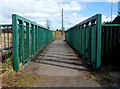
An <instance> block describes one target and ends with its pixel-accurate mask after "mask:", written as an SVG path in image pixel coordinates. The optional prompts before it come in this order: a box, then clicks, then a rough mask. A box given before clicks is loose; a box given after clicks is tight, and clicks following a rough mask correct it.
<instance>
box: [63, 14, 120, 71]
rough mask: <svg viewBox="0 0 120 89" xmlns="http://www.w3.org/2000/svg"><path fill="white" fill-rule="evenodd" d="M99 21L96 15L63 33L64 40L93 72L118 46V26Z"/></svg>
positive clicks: (119, 27) (119, 39) (99, 17)
mask: <svg viewBox="0 0 120 89" xmlns="http://www.w3.org/2000/svg"><path fill="white" fill-rule="evenodd" d="M101 20H102V18H101V14H97V15H95V16H93V17H91V18H89V19H87V20H85V21H83V22H81V23H79V24H77V25H75V26H73V27H71V28H70V29H68V30H67V31H66V32H65V40H66V41H67V42H68V43H69V44H70V45H71V46H73V47H74V48H75V49H76V50H77V51H78V52H79V53H80V54H81V56H82V57H83V58H85V59H86V60H87V62H88V64H90V65H91V66H92V68H93V69H95V70H100V67H101V60H102V59H104V57H105V56H108V55H110V53H112V51H114V50H115V49H117V48H119V46H120V25H119V24H102V22H101ZM114 54H115V53H114Z"/></svg>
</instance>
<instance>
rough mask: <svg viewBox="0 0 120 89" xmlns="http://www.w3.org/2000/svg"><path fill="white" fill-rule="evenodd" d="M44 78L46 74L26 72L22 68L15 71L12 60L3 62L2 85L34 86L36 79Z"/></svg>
mask: <svg viewBox="0 0 120 89" xmlns="http://www.w3.org/2000/svg"><path fill="white" fill-rule="evenodd" d="M21 66H22V65H21ZM44 78H45V76H41V75H35V74H28V73H25V72H23V71H22V70H21V68H20V72H15V71H14V70H13V63H12V62H11V60H6V62H4V63H2V87H32V86H34V83H35V82H36V81H40V80H42V79H44ZM38 83H39V82H38ZM35 84H37V82H36V83H35Z"/></svg>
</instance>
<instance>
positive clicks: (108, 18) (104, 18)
mask: <svg viewBox="0 0 120 89" xmlns="http://www.w3.org/2000/svg"><path fill="white" fill-rule="evenodd" d="M116 16H117V15H113V16H112V20H114V19H115V17H116ZM110 21H111V17H107V16H105V15H102V22H110Z"/></svg>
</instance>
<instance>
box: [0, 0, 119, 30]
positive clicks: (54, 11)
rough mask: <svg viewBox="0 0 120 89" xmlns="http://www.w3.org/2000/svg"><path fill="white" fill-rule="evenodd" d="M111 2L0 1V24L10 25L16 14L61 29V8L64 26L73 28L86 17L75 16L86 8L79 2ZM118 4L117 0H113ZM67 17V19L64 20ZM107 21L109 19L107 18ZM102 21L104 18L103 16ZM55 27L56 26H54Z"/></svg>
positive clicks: (56, 0) (82, 0) (87, 0)
mask: <svg viewBox="0 0 120 89" xmlns="http://www.w3.org/2000/svg"><path fill="white" fill-rule="evenodd" d="M110 1H111V0H75V1H73V0H2V1H0V2H1V3H0V6H1V8H2V10H1V9H0V12H2V14H0V24H1V23H2V24H3V23H7V24H8V23H11V22H12V14H18V15H20V16H23V17H25V18H28V19H31V20H32V21H35V22H37V23H40V24H41V25H43V26H45V25H46V19H49V20H50V22H51V26H53V28H56V27H57V26H59V28H60V27H61V8H63V9H64V24H65V25H66V26H68V25H69V26H73V25H75V24H77V23H79V22H81V21H83V20H85V19H86V18H88V17H85V16H82V15H79V14H77V13H76V12H77V11H78V12H79V11H80V10H82V9H84V8H86V6H85V4H83V3H81V2H110ZM113 1H114V2H118V0H113ZM65 17H68V18H65ZM107 19H108V21H109V20H110V17H108V18H107ZM103 20H106V17H105V16H103ZM55 25H56V26H55Z"/></svg>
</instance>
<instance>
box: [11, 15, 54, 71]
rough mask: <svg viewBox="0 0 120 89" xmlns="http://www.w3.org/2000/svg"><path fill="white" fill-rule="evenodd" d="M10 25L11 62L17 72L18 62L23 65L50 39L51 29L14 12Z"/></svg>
mask: <svg viewBox="0 0 120 89" xmlns="http://www.w3.org/2000/svg"><path fill="white" fill-rule="evenodd" d="M12 26H13V63H14V70H15V71H16V72H17V71H19V63H22V64H23V66H25V65H26V64H27V63H28V62H29V61H30V60H31V59H32V58H33V57H34V56H35V55H36V54H37V53H38V52H39V51H40V50H41V49H42V48H43V47H45V46H46V45H47V44H48V43H49V42H50V41H52V36H51V35H52V31H50V30H48V29H47V28H45V27H43V26H41V25H39V24H37V23H34V22H32V21H30V20H28V19H26V18H23V17H21V16H19V15H16V14H13V15H12ZM48 38H49V39H48ZM18 44H19V45H18Z"/></svg>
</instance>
